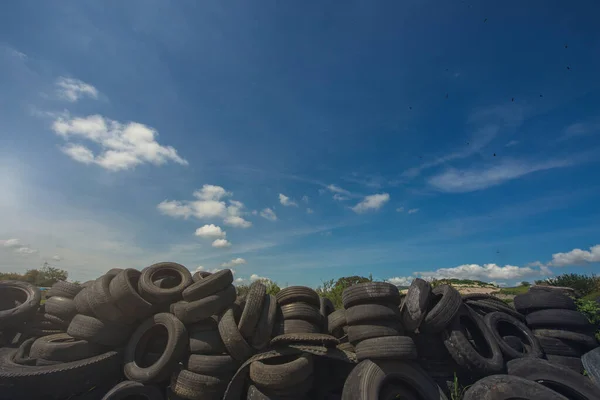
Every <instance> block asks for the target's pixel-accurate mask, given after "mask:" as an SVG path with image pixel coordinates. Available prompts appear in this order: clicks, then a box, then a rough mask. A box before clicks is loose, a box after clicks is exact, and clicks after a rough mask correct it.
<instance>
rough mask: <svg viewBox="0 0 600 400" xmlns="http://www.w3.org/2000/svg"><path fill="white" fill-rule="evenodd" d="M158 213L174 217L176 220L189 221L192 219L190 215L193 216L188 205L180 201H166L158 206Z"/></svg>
mask: <svg viewBox="0 0 600 400" xmlns="http://www.w3.org/2000/svg"><path fill="white" fill-rule="evenodd" d="M157 208H158V211H160V212H161V213H162V214H165V215H168V216H170V217H174V218H179V217H181V218H184V219H187V218H189V217H190V215H192V208H191V207H190V206H189V205H187V204H183V203H182V202H180V201H175V200H165V201H163V202H161V203H160V204H159V205H158V206H157Z"/></svg>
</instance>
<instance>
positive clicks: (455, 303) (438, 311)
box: [420, 285, 463, 333]
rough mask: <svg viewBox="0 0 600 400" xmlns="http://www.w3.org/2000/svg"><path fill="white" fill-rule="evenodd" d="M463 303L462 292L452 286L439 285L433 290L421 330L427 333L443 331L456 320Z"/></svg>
mask: <svg viewBox="0 0 600 400" xmlns="http://www.w3.org/2000/svg"><path fill="white" fill-rule="evenodd" d="M462 304H463V303H462V298H461V297H460V293H458V291H457V290H456V289H454V288H453V287H452V286H450V285H440V286H437V287H436V288H434V289H433V290H432V291H431V297H430V301H429V307H428V310H427V314H426V315H425V318H424V319H423V322H421V326H420V331H422V332H426V333H437V332H441V331H443V330H444V329H445V328H446V327H447V326H448V325H450V323H451V322H452V320H454V318H455V317H456V315H457V314H458V310H459V309H460V308H461V306H462Z"/></svg>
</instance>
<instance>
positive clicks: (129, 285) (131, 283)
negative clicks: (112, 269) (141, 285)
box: [109, 268, 152, 320]
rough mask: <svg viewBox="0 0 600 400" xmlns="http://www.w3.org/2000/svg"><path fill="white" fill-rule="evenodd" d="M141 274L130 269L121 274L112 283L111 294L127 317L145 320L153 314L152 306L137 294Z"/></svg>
mask: <svg viewBox="0 0 600 400" xmlns="http://www.w3.org/2000/svg"><path fill="white" fill-rule="evenodd" d="M140 275H141V272H140V271H138V270H136V269H132V268H128V269H125V270H123V271H121V272H119V273H118V274H117V275H115V277H114V278H113V279H112V280H111V281H110V284H109V292H110V296H111V298H112V300H113V301H114V303H115V305H116V306H117V308H119V310H120V311H121V312H122V313H123V315H124V316H125V317H128V318H135V319H138V320H141V319H145V318H146V317H147V316H149V315H150V314H151V313H152V304H151V303H150V302H148V301H146V300H145V299H144V298H143V297H142V296H140V295H139V293H138V292H137V287H138V282H139V279H140Z"/></svg>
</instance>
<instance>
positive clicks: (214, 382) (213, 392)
mask: <svg viewBox="0 0 600 400" xmlns="http://www.w3.org/2000/svg"><path fill="white" fill-rule="evenodd" d="M227 383H228V382H227V381H223V380H221V379H219V378H215V377H213V376H208V375H200V374H195V373H193V372H191V371H188V370H185V369H184V370H180V371H177V372H175V373H174V374H173V377H172V378H171V391H172V392H173V393H175V394H176V395H177V396H179V397H180V398H183V399H189V400H194V399H202V400H219V399H221V398H222V397H223V393H224V392H225V389H226V388H227Z"/></svg>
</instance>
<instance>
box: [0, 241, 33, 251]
mask: <svg viewBox="0 0 600 400" xmlns="http://www.w3.org/2000/svg"><path fill="white" fill-rule="evenodd" d="M0 244H2V246H3V247H5V248H7V249H10V250H12V251H14V252H15V253H18V254H23V255H30V254H36V253H37V252H38V250H37V249H33V248H31V247H29V246H28V245H25V244H23V243H21V241H20V240H19V239H6V240H0Z"/></svg>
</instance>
